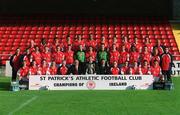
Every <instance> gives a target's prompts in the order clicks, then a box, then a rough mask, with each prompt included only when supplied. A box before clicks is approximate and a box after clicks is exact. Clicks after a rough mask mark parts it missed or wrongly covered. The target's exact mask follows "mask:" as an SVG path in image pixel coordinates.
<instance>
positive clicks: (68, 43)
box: [62, 40, 73, 50]
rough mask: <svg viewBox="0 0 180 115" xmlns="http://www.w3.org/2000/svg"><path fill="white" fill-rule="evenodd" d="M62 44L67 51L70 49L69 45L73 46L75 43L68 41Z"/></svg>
mask: <svg viewBox="0 0 180 115" xmlns="http://www.w3.org/2000/svg"><path fill="white" fill-rule="evenodd" d="M62 43H63V44H62V45H63V47H64V50H67V49H68V45H72V44H73V41H72V40H70V41H69V42H68V41H67V40H64V41H63V42H62Z"/></svg>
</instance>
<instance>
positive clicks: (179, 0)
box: [173, 0, 180, 19]
mask: <svg viewBox="0 0 180 115" xmlns="http://www.w3.org/2000/svg"><path fill="white" fill-rule="evenodd" d="M173 17H174V19H180V0H173Z"/></svg>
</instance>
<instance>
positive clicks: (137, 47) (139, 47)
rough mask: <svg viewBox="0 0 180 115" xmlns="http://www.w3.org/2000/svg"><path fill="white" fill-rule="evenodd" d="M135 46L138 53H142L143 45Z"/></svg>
mask: <svg viewBox="0 0 180 115" xmlns="http://www.w3.org/2000/svg"><path fill="white" fill-rule="evenodd" d="M133 45H134V46H135V47H136V50H137V51H138V52H140V51H141V49H142V44H139V43H137V44H133Z"/></svg>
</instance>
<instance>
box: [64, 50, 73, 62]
mask: <svg viewBox="0 0 180 115" xmlns="http://www.w3.org/2000/svg"><path fill="white" fill-rule="evenodd" d="M65 59H66V64H73V63H74V51H67V52H65Z"/></svg>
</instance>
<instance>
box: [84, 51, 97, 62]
mask: <svg viewBox="0 0 180 115" xmlns="http://www.w3.org/2000/svg"><path fill="white" fill-rule="evenodd" d="M89 57H92V58H93V61H96V52H87V53H86V60H87V61H89Z"/></svg>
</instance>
